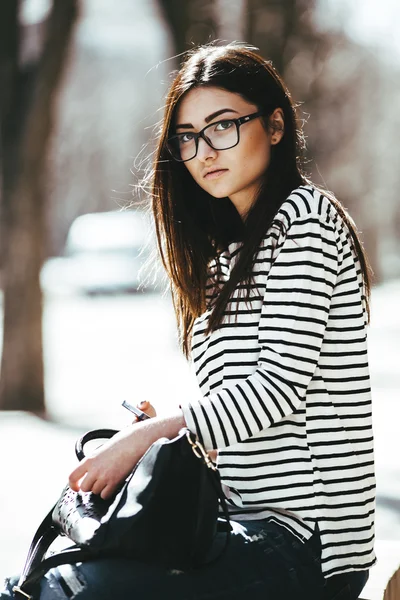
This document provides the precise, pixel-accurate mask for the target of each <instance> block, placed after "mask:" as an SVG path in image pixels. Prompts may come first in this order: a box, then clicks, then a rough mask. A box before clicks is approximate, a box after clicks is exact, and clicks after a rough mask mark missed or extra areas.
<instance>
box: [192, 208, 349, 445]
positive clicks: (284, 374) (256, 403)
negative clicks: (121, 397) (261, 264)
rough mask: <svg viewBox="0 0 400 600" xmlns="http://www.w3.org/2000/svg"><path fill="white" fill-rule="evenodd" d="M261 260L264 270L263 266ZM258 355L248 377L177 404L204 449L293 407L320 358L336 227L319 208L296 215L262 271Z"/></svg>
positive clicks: (240, 437) (232, 440)
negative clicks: (325, 218)
mask: <svg viewBox="0 0 400 600" xmlns="http://www.w3.org/2000/svg"><path fill="white" fill-rule="evenodd" d="M269 264H271V263H268V260H267V259H266V264H265V269H266V270H267V269H268V267H269ZM267 272H268V274H267V276H266V288H265V293H264V297H263V304H262V310H261V316H260V322H259V332H258V342H259V347H260V354H259V358H258V362H257V367H256V369H255V371H254V373H252V374H251V375H250V376H249V377H247V378H246V379H244V380H242V381H240V382H239V383H237V384H233V385H231V386H227V387H224V388H223V389H221V390H219V391H218V392H213V393H211V394H210V395H207V396H204V397H200V398H199V399H194V400H191V401H190V402H188V403H187V404H184V405H182V406H181V408H182V411H183V415H184V419H185V421H186V424H187V427H188V428H189V429H190V430H191V431H193V432H195V433H196V434H197V436H198V438H199V440H200V441H202V442H203V444H204V446H205V448H206V449H207V450H211V449H216V448H225V447H228V446H231V445H233V444H237V443H240V442H243V441H244V440H246V439H247V438H249V437H252V436H253V435H255V434H257V433H259V432H260V431H262V430H263V429H266V428H267V427H269V426H271V425H272V424H274V423H277V422H278V421H280V420H281V419H283V418H284V417H286V416H288V415H290V414H291V413H293V412H294V411H295V410H296V409H297V408H298V406H299V404H300V403H301V401H302V400H303V399H304V397H305V394H306V390H307V387H308V385H309V383H310V380H311V378H312V376H313V373H314V371H315V369H316V366H317V364H318V360H319V354H320V351H321V345H322V341H323V338H324V335H325V328H326V325H327V321H328V315H329V307H330V303H331V297H332V291H333V288H334V286H335V283H336V277H337V272H338V248H337V241H336V232H335V228H334V226H333V224H332V222H331V221H325V220H324V219H323V218H322V217H321V216H320V215H318V214H307V215H304V216H302V217H298V218H296V219H295V220H294V221H293V222H292V223H291V225H290V227H289V229H288V230H287V232H286V235H285V236H284V237H283V239H279V243H278V244H277V246H276V249H275V252H274V253H273V257H272V264H271V267H270V269H269V271H267Z"/></svg>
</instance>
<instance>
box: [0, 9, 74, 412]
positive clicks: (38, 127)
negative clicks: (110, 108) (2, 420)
mask: <svg viewBox="0 0 400 600" xmlns="http://www.w3.org/2000/svg"><path fill="white" fill-rule="evenodd" d="M11 4H14V5H15V4H16V2H15V0H2V6H1V8H0V22H1V23H2V26H1V27H2V29H4V33H5V35H8V31H9V32H10V34H9V40H10V42H9V44H8V45H7V46H8V48H7V50H8V52H7V53H6V52H5V53H4V58H5V60H3V56H2V65H1V71H0V73H1V77H2V81H1V82H0V84H1V88H2V89H7V90H10V93H9V95H8V98H4V99H3V98H2V100H3V102H2V112H1V125H2V132H1V146H2V170H3V173H2V177H3V181H2V184H3V185H2V199H1V200H2V206H1V208H2V220H1V225H2V233H1V242H2V248H3V290H4V301H3V303H4V327H3V354H2V363H1V379H0V408H1V409H6V410H7V409H8V410H29V411H32V412H36V413H44V411H45V402H44V372H43V352H42V345H43V344H42V296H41V289H40V282H39V274H40V268H41V265H42V260H43V239H44V233H45V212H46V211H45V208H46V159H47V152H48V147H49V141H50V137H51V132H52V129H53V119H54V112H55V99H56V98H55V92H56V90H57V89H58V88H59V84H60V81H61V75H62V72H63V67H64V66H65V63H66V55H67V50H68V47H69V42H70V39H71V37H72V30H73V24H74V22H75V20H76V17H77V7H78V0H54V2H53V8H52V11H51V14H50V16H49V18H48V22H47V28H46V39H45V44H44V48H43V52H42V56H41V58H40V60H39V62H38V64H37V65H35V66H34V67H32V66H30V67H29V68H25V69H24V70H18V65H17V59H16V56H17V55H18V44H17V43H15V41H14V40H15V39H18V34H17V33H15V31H16V30H17V31H18V28H19V25H18V20H17V18H18V17H17V9H15V10H11V8H10V5H11ZM6 18H7V20H6ZM11 52H12V53H13V54H12V56H11ZM7 54H8V56H7ZM10 65H12V68H11V67H10Z"/></svg>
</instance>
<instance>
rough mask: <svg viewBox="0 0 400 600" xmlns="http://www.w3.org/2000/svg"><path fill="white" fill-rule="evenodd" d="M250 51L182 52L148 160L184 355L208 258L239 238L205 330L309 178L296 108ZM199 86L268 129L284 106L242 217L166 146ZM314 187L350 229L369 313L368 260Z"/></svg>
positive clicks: (214, 323) (246, 277)
mask: <svg viewBox="0 0 400 600" xmlns="http://www.w3.org/2000/svg"><path fill="white" fill-rule="evenodd" d="M255 50H257V49H256V48H254V47H252V46H249V45H246V44H239V43H237V42H234V43H231V44H227V45H225V46H220V45H215V44H213V43H210V44H206V45H203V46H200V47H197V48H194V49H192V50H190V51H189V52H188V53H187V56H186V59H185V61H184V63H183V64H182V66H181V68H180V69H179V71H178V72H177V74H176V76H175V78H174V80H173V83H172V85H171V87H170V89H169V92H168V95H167V98H166V105H165V113H164V118H163V120H162V123H161V128H160V131H159V134H158V143H157V147H156V150H155V155H154V160H153V166H152V169H151V172H150V173H149V175H148V180H149V181H150V185H151V190H150V191H151V200H152V211H153V216H154V222H155V230H156V236H157V243H158V248H159V252H160V256H161V260H162V262H163V265H164V267H165V269H166V271H167V274H168V276H169V279H170V286H171V291H172V297H173V302H174V308H175V313H176V317H177V323H178V330H179V333H180V341H181V345H182V349H183V351H184V353H185V355H186V356H188V355H189V354H190V338H191V332H192V328H193V323H194V320H195V319H196V317H198V316H199V315H201V314H202V312H204V310H205V308H206V282H207V271H208V266H209V263H210V261H211V260H212V259H214V258H216V257H217V256H218V253H219V251H220V250H221V248H225V247H226V246H227V245H228V244H229V243H230V242H231V241H233V240H237V239H240V240H241V241H242V242H243V244H242V249H241V252H240V256H239V258H238V260H237V262H236V264H235V267H234V268H233V270H232V273H231V276H230V279H229V280H228V281H227V282H226V284H225V285H224V286H223V288H222V290H221V291H220V293H219V295H218V297H217V299H216V301H215V303H214V304H213V308H212V312H211V315H210V318H209V324H208V331H213V330H215V329H216V328H218V326H219V325H220V323H221V321H222V319H223V317H224V311H225V309H226V304H227V302H228V300H229V298H230V296H231V294H232V292H233V291H234V289H235V288H236V287H237V285H238V284H239V283H245V285H249V284H250V282H251V273H252V267H253V262H254V258H255V255H256V253H257V250H258V247H259V245H260V243H261V240H262V239H263V237H264V236H265V233H266V231H267V229H268V227H269V225H270V224H271V222H272V220H273V218H274V216H275V215H276V213H277V211H278V210H279V208H280V206H281V204H282V203H283V202H284V201H285V199H286V198H287V197H288V195H289V194H290V193H291V191H292V190H294V189H295V188H297V187H298V186H300V185H306V184H312V183H311V181H310V180H309V179H308V178H307V177H306V176H305V175H304V174H303V172H302V163H303V151H304V148H305V144H304V135H303V132H302V128H301V124H300V122H299V120H298V119H297V116H296V107H295V105H294V103H293V101H292V99H291V96H290V93H289V91H288V90H287V89H286V87H285V84H284V83H283V81H282V79H281V78H280V76H279V75H278V73H277V72H276V70H275V69H274V67H273V65H272V63H271V61H268V60H265V59H264V58H262V57H261V56H259V55H258V54H257V53H256V52H255ZM199 86H213V87H218V88H223V89H225V90H227V91H229V92H234V93H236V94H240V95H241V96H242V97H243V98H245V99H246V100H247V101H248V102H250V103H252V104H255V105H256V106H257V107H258V110H260V111H262V112H263V114H264V115H266V116H265V126H267V127H268V117H269V116H270V115H271V114H272V113H273V112H274V110H275V109H276V108H278V107H280V108H281V109H282V111H283V115H284V122H285V131H284V134H283V137H282V139H281V141H280V142H279V144H277V145H274V146H272V147H271V158H270V163H269V166H268V168H267V170H266V172H265V175H264V181H263V183H262V185H261V187H260V190H259V193H258V195H257V198H256V200H255V202H254V203H253V205H252V208H251V210H250V211H249V213H248V214H247V216H246V220H245V222H244V223H243V222H242V220H241V218H240V217H239V215H238V213H237V210H236V208H235V207H234V206H233V204H232V202H231V201H230V200H229V198H222V199H218V200H216V199H215V198H214V197H213V196H211V195H210V194H208V193H207V192H205V191H204V190H203V189H202V188H201V187H200V186H199V185H198V184H197V183H196V182H195V181H194V179H193V178H192V176H191V175H190V173H189V172H188V170H187V169H186V167H185V166H184V165H183V164H182V163H179V162H176V161H174V160H173V159H172V157H171V156H170V154H169V153H168V151H167V148H166V140H167V139H168V137H169V136H170V135H172V134H173V133H174V131H173V127H174V121H175V115H176V111H177V107H178V104H179V101H180V100H181V98H182V97H183V95H184V94H185V93H187V92H188V91H189V90H191V89H193V88H194V87H199ZM312 185H314V184H312ZM314 187H316V188H317V186H315V185H314ZM317 189H320V188H317ZM320 191H321V192H322V193H323V194H324V195H325V196H327V197H328V198H329V199H330V201H331V202H332V203H333V204H334V206H335V208H336V210H337V211H338V213H339V214H340V215H341V217H342V218H343V220H344V222H345V223H346V225H347V227H348V228H349V231H350V233H351V236H352V239H353V243H354V247H355V251H356V253H357V255H358V258H359V260H360V265H361V270H362V276H363V282H364V299H365V302H366V307H367V312H368V317H369V297H370V278H369V265H368V261H367V257H366V254H365V252H364V249H363V246H362V243H361V241H360V238H359V235H358V232H357V229H356V227H355V225H354V223H353V221H352V220H351V218H350V217H349V215H348V214H347V212H346V211H345V209H344V208H343V206H342V205H341V204H340V202H339V201H338V200H337V199H336V198H335V197H334V195H333V194H331V193H330V192H328V191H326V190H323V189H320ZM247 297H248V296H247Z"/></svg>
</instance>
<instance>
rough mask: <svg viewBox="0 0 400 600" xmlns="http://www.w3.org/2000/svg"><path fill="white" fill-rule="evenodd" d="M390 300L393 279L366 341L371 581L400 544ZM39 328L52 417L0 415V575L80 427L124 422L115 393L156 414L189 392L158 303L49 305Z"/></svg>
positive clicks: (396, 325)
mask: <svg viewBox="0 0 400 600" xmlns="http://www.w3.org/2000/svg"><path fill="white" fill-rule="evenodd" d="M399 306H400V282H398V283H392V284H390V285H386V286H384V287H381V288H377V289H376V290H374V293H373V320H372V324H371V328H370V333H369V347H370V363H371V375H372V383H373V392H374V394H373V398H374V432H375V446H376V467H377V482H378V502H377V522H376V525H377V537H378V538H379V539H380V540H391V542H390V544H389V545H387V544H386V545H382V544H380V545H379V546H378V550H379V552H381V556H382V561H381V567H380V571H379V572H378V570H377V569H376V575H374V573H373V574H372V577H371V584H373V585H372V587H373V586H374V585H375V586H376V585H377V582H378V580H379V578H381V579H382V577H385V578H387V577H388V576H389V574H390V572H391V570H393V568H394V566H395V564H396V563H397V556H398V562H399V563H400V546H397V545H396V543H395V542H396V540H400V502H399V498H400V466H399V461H398V456H399V442H398V439H399V436H398V424H399V423H400V393H399V392H400V372H399V364H400V363H399V358H400V311H399V310H398V307H399ZM45 331H46V339H47V346H46V347H47V351H46V384H47V389H48V406H49V408H50V410H51V412H52V414H53V417H54V418H55V419H57V421H58V422H57V423H55V422H48V421H42V420H40V419H38V418H36V417H34V416H32V415H29V414H25V413H18V412H10V413H1V414H0V457H1V458H0V481H1V487H0V533H1V544H0V580H1V578H2V577H3V576H5V575H6V574H9V573H12V572H16V571H18V570H19V569H20V568H21V565H22V563H23V560H24V556H25V552H26V550H27V548H28V545H29V542H30V539H31V537H32V534H33V533H34V529H35V528H36V526H37V525H38V524H39V522H40V520H41V519H42V518H43V516H44V514H45V513H46V511H47V510H49V508H50V507H51V505H52V503H53V502H54V501H55V500H56V498H57V497H58V495H59V494H60V491H61V489H62V488H63V486H64V484H65V481H66V475H67V473H68V472H69V471H70V470H71V468H72V466H73V465H74V464H75V458H74V454H73V445H74V442H75V439H76V437H77V436H78V435H79V434H80V433H81V432H82V431H84V430H85V429H86V428H88V427H95V426H99V425H110V426H115V427H123V426H124V425H125V424H126V423H127V419H128V418H129V417H128V415H127V413H125V411H124V410H123V409H122V408H120V406H119V405H120V401H121V400H122V399H123V398H124V397H128V398H130V399H131V400H134V398H138V397H142V396H146V397H151V398H153V399H156V403H157V402H158V409H159V411H160V412H162V411H163V410H167V408H168V406H169V405H171V403H173V402H177V401H179V398H181V397H183V396H185V395H186V394H192V393H193V390H194V386H193V380H192V379H191V376H190V373H189V370H188V368H187V365H186V363H185V361H184V359H183V358H182V357H181V355H180V354H179V352H178V349H177V344H176V339H175V336H174V321H173V315H172V310H171V306H170V304H169V302H168V301H167V300H166V299H162V298H160V297H158V296H147V297H145V296H142V297H128V298H119V299H114V300H112V301H110V300H108V301H103V300H97V301H94V302H93V301H82V300H80V301H78V300H74V299H69V300H65V301H63V302H60V301H57V302H55V301H54V302H50V303H48V305H47V307H46V311H45ZM160 340H161V341H160ZM155 344H157V352H156V353H155V352H154V348H155ZM132 390H135V394H134V397H133V396H132V394H133V392H132ZM128 391H129V393H130V395H129V393H128ZM397 548H399V549H398V550H397ZM390 557H391V558H390ZM375 597H378V596H376V595H375Z"/></svg>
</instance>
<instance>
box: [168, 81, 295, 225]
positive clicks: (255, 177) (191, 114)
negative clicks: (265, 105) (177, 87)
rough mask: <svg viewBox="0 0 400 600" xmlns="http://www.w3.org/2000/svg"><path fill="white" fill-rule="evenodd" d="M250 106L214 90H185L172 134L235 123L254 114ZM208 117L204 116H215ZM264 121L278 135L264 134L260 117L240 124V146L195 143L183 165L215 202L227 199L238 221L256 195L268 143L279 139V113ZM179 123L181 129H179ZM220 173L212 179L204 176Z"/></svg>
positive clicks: (271, 132) (228, 93)
mask: <svg viewBox="0 0 400 600" xmlns="http://www.w3.org/2000/svg"><path fill="white" fill-rule="evenodd" d="M257 111H258V108H257V106H256V105H255V104H251V103H250V102H247V101H246V100H245V99H244V98H242V97H241V96H239V94H235V93H233V92H228V91H226V90H224V89H222V88H217V87H199V88H194V89H192V90H190V91H189V92H188V93H187V94H186V95H185V96H184V97H183V99H182V100H181V102H180V104H179V106H178V110H177V116H176V125H175V131H176V133H186V132H198V131H200V130H201V129H203V127H205V126H206V125H209V124H212V123H216V122H218V121H221V120H223V119H237V118H240V117H243V116H246V115H250V114H252V113H254V112H257ZM217 112H218V115H216V116H215V117H213V118H211V119H210V115H213V114H214V113H217ZM270 121H274V122H275V124H276V125H277V126H278V127H282V131H275V132H274V131H273V130H270V131H266V128H265V127H264V125H263V122H262V120H261V118H256V119H253V120H251V121H249V122H247V123H244V124H243V125H241V126H240V142H239V144H238V145H237V146H234V147H233V148H229V149H228V150H214V149H213V148H211V146H209V145H208V144H207V143H206V141H205V140H204V139H202V138H200V139H199V141H198V142H199V145H198V151H197V155H196V156H195V158H193V159H191V160H189V161H187V162H185V163H184V165H185V167H186V168H187V169H188V171H189V173H190V174H191V175H192V177H193V179H194V180H195V181H196V182H197V183H198V184H199V186H200V187H202V188H203V189H204V190H205V191H206V192H208V193H209V194H211V196H214V197H215V198H225V197H228V198H229V199H230V200H231V201H232V202H233V204H234V205H235V207H236V209H237V210H238V212H239V214H240V215H241V216H242V217H244V216H245V214H246V213H247V211H248V210H249V208H250V206H251V205H252V203H253V200H254V198H255V196H256V194H257V192H258V189H259V186H260V183H261V181H262V176H263V174H264V173H265V171H266V169H267V167H268V165H269V161H270V153H271V145H272V144H276V143H279V141H280V140H281V138H282V135H283V113H282V110H281V109H280V108H277V109H276V110H275V111H274V113H273V114H272V116H271V118H270ZM182 125H185V126H184V127H181V126H182ZM216 169H220V170H221V171H220V172H217V173H215V174H214V175H211V174H210V175H208V176H207V173H208V172H209V171H210V170H212V171H215V170H216Z"/></svg>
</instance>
